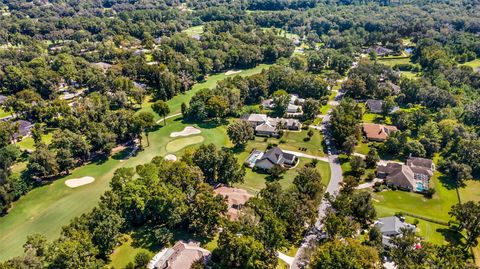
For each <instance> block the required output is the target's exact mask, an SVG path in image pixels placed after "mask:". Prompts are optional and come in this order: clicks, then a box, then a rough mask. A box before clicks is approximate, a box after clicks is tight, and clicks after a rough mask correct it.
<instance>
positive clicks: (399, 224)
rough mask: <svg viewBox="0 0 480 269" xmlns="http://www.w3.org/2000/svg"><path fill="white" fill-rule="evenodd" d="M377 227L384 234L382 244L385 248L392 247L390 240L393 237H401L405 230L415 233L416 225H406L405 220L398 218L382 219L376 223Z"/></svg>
mask: <svg viewBox="0 0 480 269" xmlns="http://www.w3.org/2000/svg"><path fill="white" fill-rule="evenodd" d="M375 226H376V227H378V228H379V229H380V232H381V233H382V243H383V245H384V246H387V247H390V246H391V244H390V240H391V238H392V237H396V236H401V235H402V233H403V232H402V230H403V229H409V230H413V232H415V230H416V227H415V225H412V224H409V223H406V222H405V221H404V220H402V219H400V218H398V217H396V216H391V217H385V218H380V219H378V220H377V221H376V222H375Z"/></svg>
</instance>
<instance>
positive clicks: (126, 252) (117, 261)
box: [108, 235, 155, 269]
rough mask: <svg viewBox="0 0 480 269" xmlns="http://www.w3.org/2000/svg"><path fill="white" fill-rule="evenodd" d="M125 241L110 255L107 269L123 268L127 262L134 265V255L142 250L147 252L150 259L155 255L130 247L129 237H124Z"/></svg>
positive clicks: (139, 248) (130, 240)
mask: <svg viewBox="0 0 480 269" xmlns="http://www.w3.org/2000/svg"><path fill="white" fill-rule="evenodd" d="M125 240H126V241H125V242H124V243H123V244H122V245H121V246H119V247H118V248H116V249H115V251H114V252H113V253H112V255H110V260H111V262H110V264H109V265H108V268H116V269H120V268H125V266H126V265H127V264H128V263H129V262H132V263H134V258H135V255H137V253H139V252H140V251H142V250H144V251H147V252H149V253H150V254H151V256H152V257H153V255H155V253H152V252H151V251H150V250H148V249H145V248H141V247H137V246H132V242H133V240H132V238H131V236H129V235H127V236H125Z"/></svg>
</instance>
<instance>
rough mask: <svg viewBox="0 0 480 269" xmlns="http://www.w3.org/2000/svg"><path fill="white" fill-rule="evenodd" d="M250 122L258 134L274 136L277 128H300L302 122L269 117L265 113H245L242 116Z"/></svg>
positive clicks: (276, 134) (276, 133)
mask: <svg viewBox="0 0 480 269" xmlns="http://www.w3.org/2000/svg"><path fill="white" fill-rule="evenodd" d="M242 120H245V121H247V122H249V123H250V124H252V126H253V127H254V128H255V134H256V135H258V136H267V137H272V136H273V137H275V136H278V131H279V130H300V129H301V128H302V124H301V123H300V121H299V120H297V119H284V118H270V117H268V116H267V115H265V114H247V115H244V116H243V117H242Z"/></svg>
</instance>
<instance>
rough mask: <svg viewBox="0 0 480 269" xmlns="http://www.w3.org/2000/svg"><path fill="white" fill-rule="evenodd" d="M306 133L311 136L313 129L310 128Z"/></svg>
mask: <svg viewBox="0 0 480 269" xmlns="http://www.w3.org/2000/svg"><path fill="white" fill-rule="evenodd" d="M307 135H308V136H309V137H312V136H313V130H311V129H310V130H309V131H308V132H307Z"/></svg>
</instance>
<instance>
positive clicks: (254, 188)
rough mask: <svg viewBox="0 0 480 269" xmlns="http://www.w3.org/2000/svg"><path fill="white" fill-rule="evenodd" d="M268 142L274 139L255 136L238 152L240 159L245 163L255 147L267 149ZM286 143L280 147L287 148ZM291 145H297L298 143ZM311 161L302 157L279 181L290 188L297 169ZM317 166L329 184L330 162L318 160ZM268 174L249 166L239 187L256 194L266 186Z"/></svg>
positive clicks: (325, 181) (325, 182)
mask: <svg viewBox="0 0 480 269" xmlns="http://www.w3.org/2000/svg"><path fill="white" fill-rule="evenodd" d="M275 140H276V139H275ZM268 143H273V140H271V139H269V140H268V142H264V138H255V140H253V141H250V142H249V143H248V145H247V146H246V147H245V150H243V151H242V152H240V153H238V154H237V158H238V161H239V162H240V163H242V164H243V163H244V162H245V160H246V159H247V157H248V155H249V154H250V152H251V151H252V150H253V149H258V150H262V151H265V150H266V149H267V146H268ZM285 145H286V144H280V148H283V149H287V148H286V147H285ZM290 146H291V147H295V146H296V145H290ZM297 147H298V146H297ZM307 152H308V151H307ZM309 162H311V160H310V159H306V158H300V161H299V164H298V165H297V166H296V167H295V168H294V169H290V170H288V171H287V172H286V173H285V174H284V176H283V178H282V179H281V180H279V183H280V184H281V185H282V187H283V188H285V189H286V188H289V187H290V186H291V185H292V182H293V178H294V177H295V176H296V170H297V169H298V168H300V167H303V166H304V165H305V164H307V163H309ZM317 168H318V170H319V171H320V173H321V174H322V180H323V182H324V184H325V185H327V184H328V182H329V180H330V166H329V164H328V163H326V162H318V164H317ZM267 176H268V175H267V174H261V173H257V172H253V171H252V170H251V169H250V168H247V171H246V175H245V182H244V183H242V184H237V187H240V188H243V189H245V190H247V191H248V192H250V193H252V194H256V193H258V192H259V191H260V190H261V189H263V188H264V187H265V182H266V181H267V180H268V179H267Z"/></svg>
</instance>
